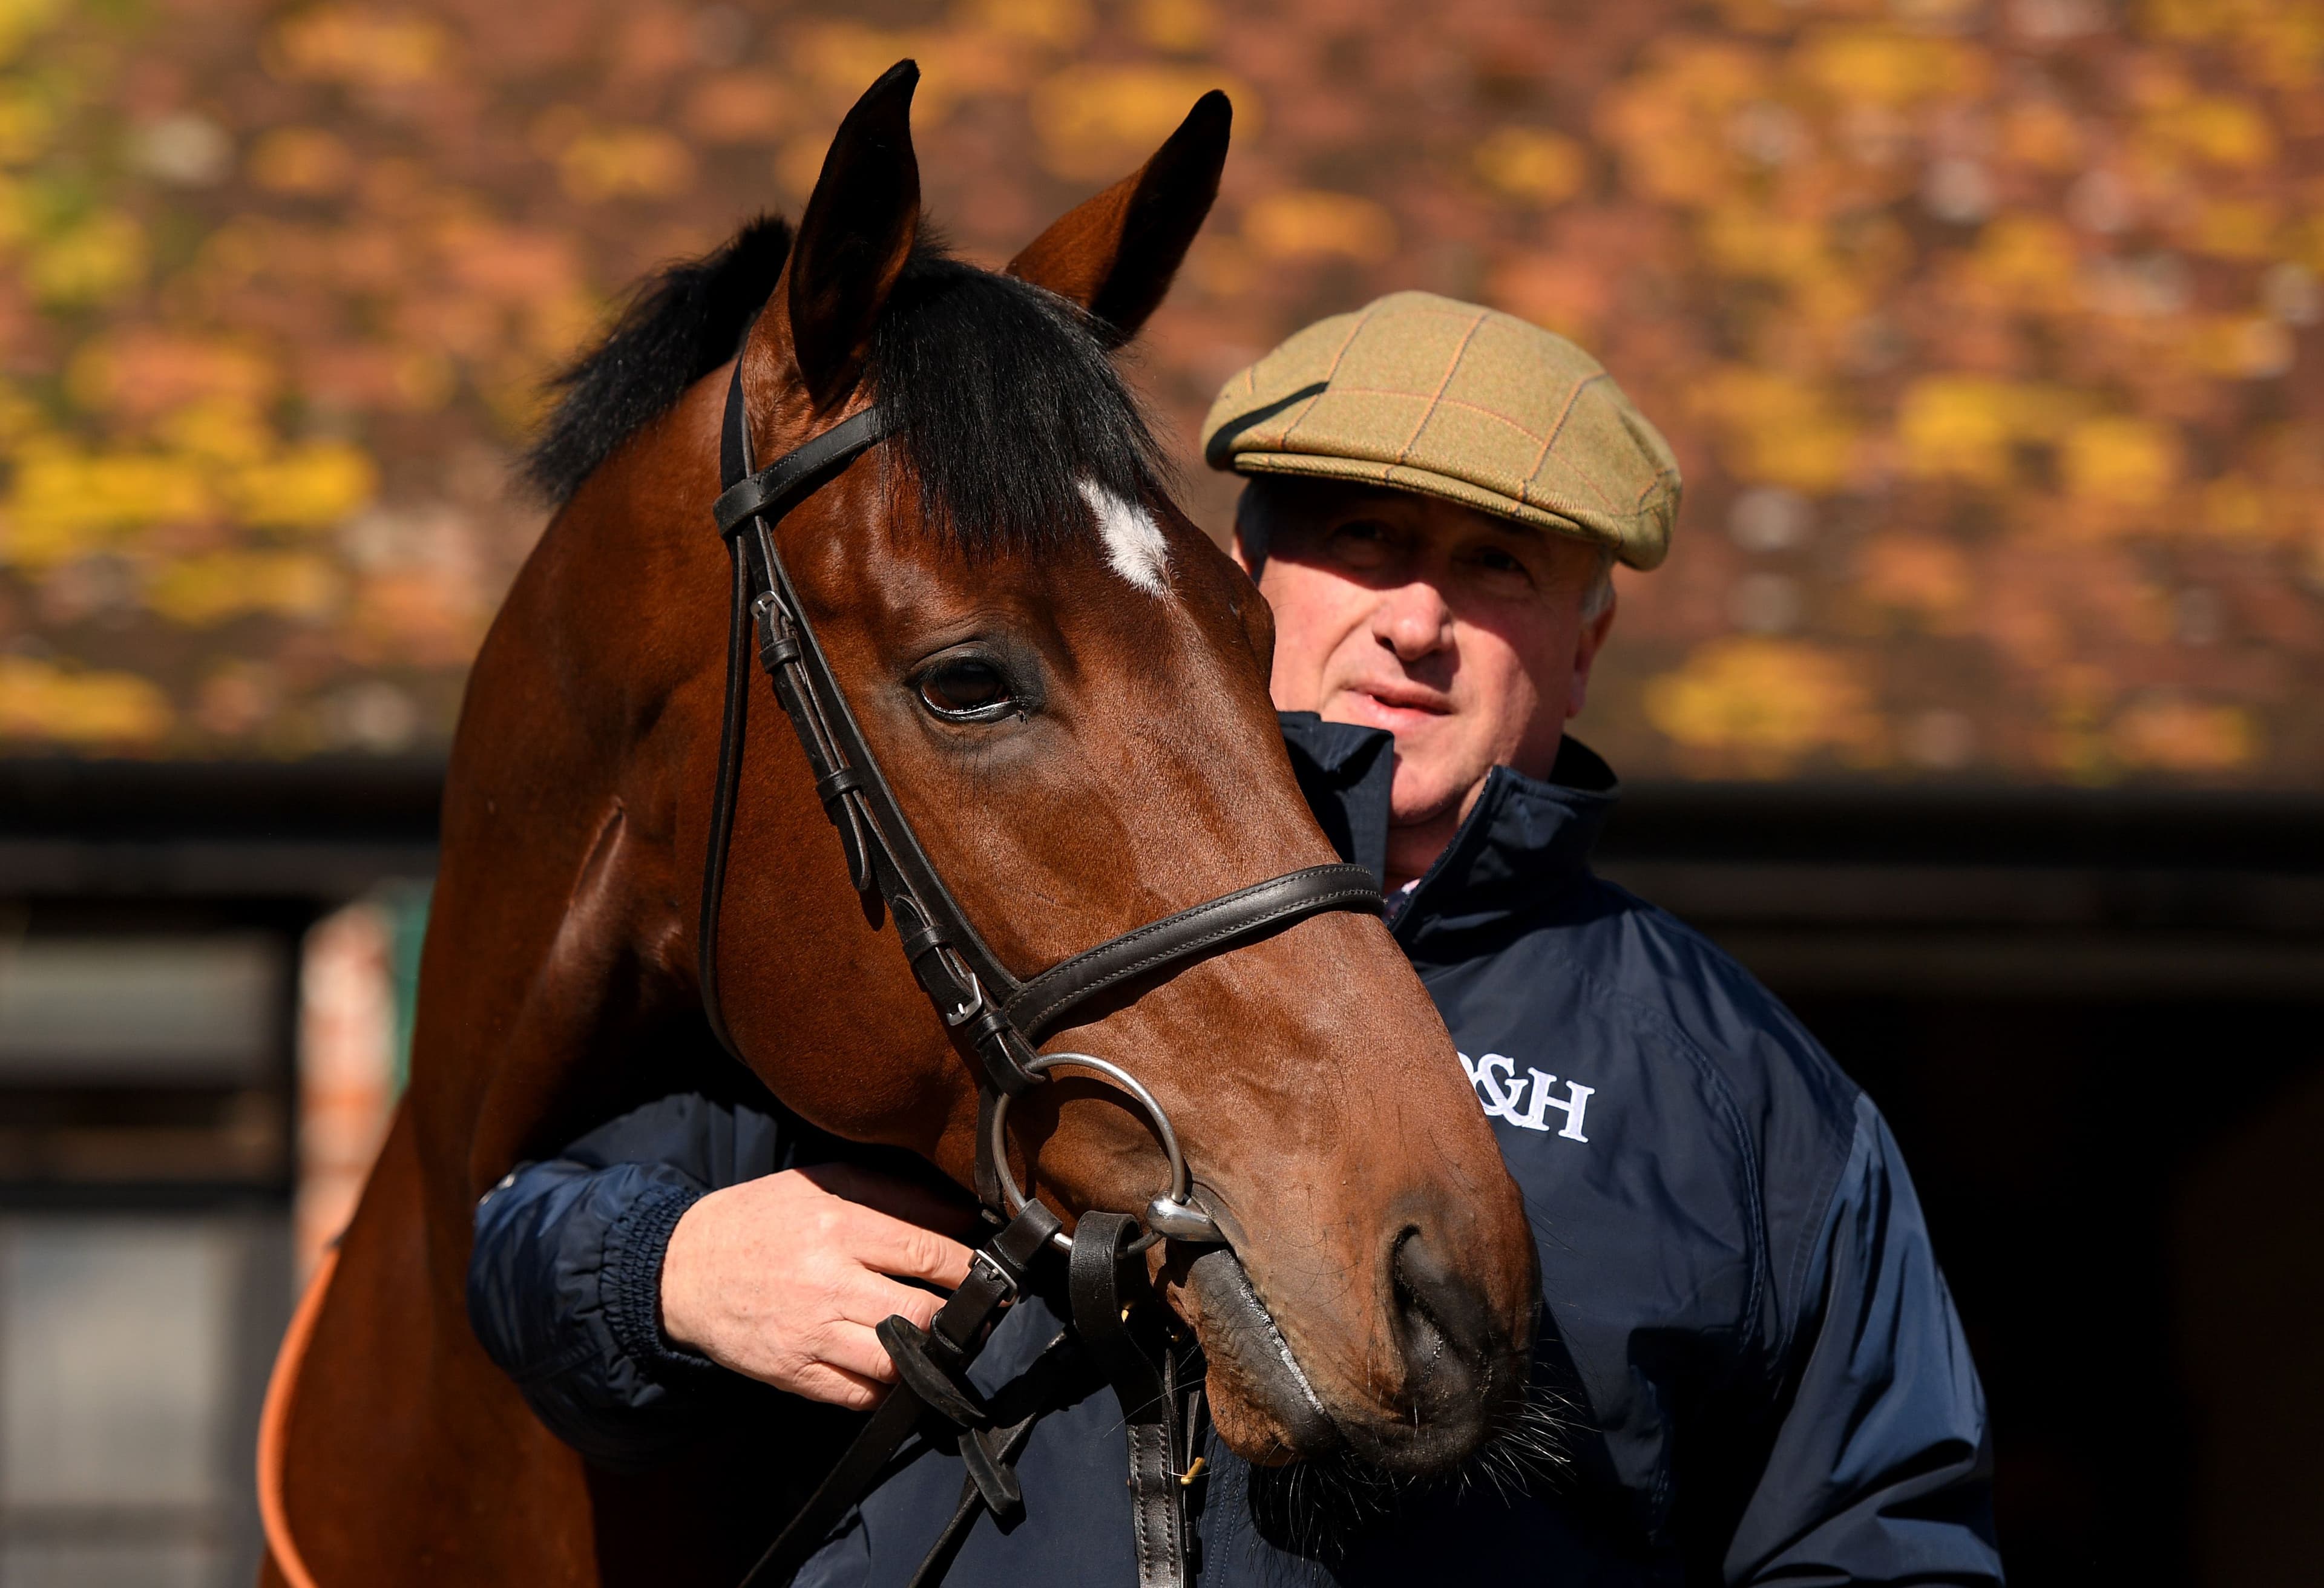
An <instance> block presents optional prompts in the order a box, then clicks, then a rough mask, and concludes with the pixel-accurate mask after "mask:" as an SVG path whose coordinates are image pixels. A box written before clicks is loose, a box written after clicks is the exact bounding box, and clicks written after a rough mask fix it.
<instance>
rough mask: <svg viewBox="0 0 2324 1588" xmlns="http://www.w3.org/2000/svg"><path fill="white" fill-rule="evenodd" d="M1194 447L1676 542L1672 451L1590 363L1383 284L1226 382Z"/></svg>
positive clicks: (1659, 545) (1529, 331) (1665, 546)
mask: <svg viewBox="0 0 2324 1588" xmlns="http://www.w3.org/2000/svg"><path fill="white" fill-rule="evenodd" d="M1203 459H1204V461H1206V462H1207V463H1209V464H1210V466H1212V467H1213V468H1217V469H1233V470H1235V471H1236V472H1238V473H1240V474H1267V475H1323V476H1324V477H1326V478H1330V479H1340V480H1355V481H1360V482H1362V483H1365V484H1368V485H1387V486H1390V487H1393V488H1395V489H1397V490H1402V491H1413V492H1417V493H1419V494H1422V495H1427V496H1442V497H1445V498H1447V499H1449V500H1451V501H1453V502H1458V503H1462V504H1463V505H1465V506H1469V507H1473V508H1476V509H1478V510H1479V511H1480V512H1489V513H1491V514H1493V515H1495V516H1496V517H1499V518H1506V519H1513V520H1515V521H1516V522H1519V523H1527V524H1533V525H1535V526H1537V527H1538V528H1541V529H1544V530H1546V531H1550V532H1551V533H1553V534H1559V535H1572V536H1577V537H1580V538H1581V539H1583V540H1595V541H1598V542H1600V544H1603V545H1606V546H1609V547H1611V548H1613V549H1614V554H1615V555H1616V556H1617V557H1618V558H1619V559H1621V560H1622V561H1624V562H1626V563H1628V564H1629V565H1630V566H1631V567H1632V568H1653V567H1654V566H1655V564H1657V563H1659V562H1661V561H1662V559H1663V556H1664V554H1665V552H1666V551H1668V550H1669V549H1670V534H1671V522H1672V521H1673V520H1674V519H1675V518H1676V517H1677V516H1678V497H1679V477H1678V461H1677V459H1675V458H1674V457H1672V456H1671V449H1670V446H1669V444H1668V443H1667V442H1665V440H1664V439H1663V438H1662V434H1661V432H1660V431H1658V430H1656V429H1655V427H1654V426H1653V425H1651V424H1649V423H1648V422H1647V421H1646V416H1645V415H1644V414H1642V413H1640V412H1639V411H1637V408H1635V407H1634V406H1632V404H1631V402H1630V400H1629V398H1628V397H1626V396H1624V395H1623V393H1622V389H1621V388H1620V387H1619V386H1617V385H1616V384H1615V383H1614V380H1613V377H1612V376H1610V375H1609V374H1607V373H1606V372H1605V370H1604V369H1603V368H1602V367H1600V365H1599V363H1598V361H1597V360H1596V359H1594V358H1592V357H1591V356H1590V355H1588V354H1587V353H1584V352H1582V349H1581V348H1579V347H1576V346H1574V345H1573V344H1572V343H1571V342H1569V341H1567V340H1566V339H1565V338H1564V337H1560V336H1555V335H1553V334H1552V333H1551V332H1548V331H1545V330H1543V329H1542V328H1540V327H1538V326H1535V325H1528V324H1527V323H1526V321H1524V320H1521V319H1517V317H1516V316H1515V315H1509V314H1503V313H1501V312H1500V311H1499V310H1498V309H1482V308H1480V307H1478V306H1477V305H1476V304H1473V303H1461V302H1457V301H1455V300H1452V299H1450V298H1439V297H1437V296H1436V295H1435V294H1434V293H1433V292H1393V293H1390V294H1389V295H1388V297H1385V298H1382V299H1380V300H1378V301H1377V302H1374V303H1371V304H1369V305H1367V306H1366V307H1365V308H1362V309H1358V310H1356V311H1355V312H1354V313H1353V314H1341V315H1334V316H1333V317H1332V318H1331V319H1326V320H1322V321H1319V322H1317V323H1316V324H1314V325H1312V326H1309V327H1308V328H1306V329H1305V330H1304V331H1301V332H1300V333H1299V334H1298V335H1297V336H1296V337H1292V338H1291V339H1290V340H1289V341H1287V342H1286V343H1284V344H1283V346H1280V347H1277V349H1276V350H1275V351H1274V352H1272V353H1270V354H1268V355H1267V356H1266V357H1265V358H1262V359H1260V360H1259V362H1258V363H1257V364H1255V365H1251V366H1250V368H1249V369H1247V370H1245V371H1243V372H1242V374H1239V375H1236V376H1235V377H1234V378H1233V379H1232V380H1230V381H1229V382H1227V383H1226V385H1225V387H1224V388H1223V389H1222V390H1221V392H1219V396H1218V401H1217V402H1213V403H1212V404H1211V411H1210V416H1209V417H1208V418H1207V419H1205V420H1203Z"/></svg>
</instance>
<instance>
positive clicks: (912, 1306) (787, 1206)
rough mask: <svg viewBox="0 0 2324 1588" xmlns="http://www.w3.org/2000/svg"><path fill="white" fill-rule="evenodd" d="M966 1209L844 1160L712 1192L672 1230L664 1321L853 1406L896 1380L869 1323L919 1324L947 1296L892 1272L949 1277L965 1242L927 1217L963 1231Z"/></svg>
mask: <svg viewBox="0 0 2324 1588" xmlns="http://www.w3.org/2000/svg"><path fill="white" fill-rule="evenodd" d="M973 1217H974V1215H973V1214H962V1213H961V1212H960V1211H959V1210H957V1209H955V1208H953V1207H950V1206H947V1205H945V1204H943V1203H941V1202H939V1201H938V1200H937V1199H936V1197H934V1196H929V1195H928V1194H927V1192H925V1191H923V1190H921V1189H920V1188H918V1186H909V1185H907V1184H905V1183H904V1182H902V1181H900V1180H892V1179H890V1178H888V1177H885V1176H881V1175H877V1174H873V1173H871V1172H870V1171H868V1170H863V1169H857V1168H850V1167H848V1166H846V1165H843V1164H833V1165H827V1166H824V1167H821V1168H812V1169H786V1170H785V1171H784V1172H782V1173H781V1174H779V1175H769V1176H767V1177H765V1178H764V1179H759V1180H746V1181H744V1182H743V1183H742V1185H739V1186H728V1187H727V1188H726V1189H724V1190H723V1191H713V1192H712V1193H711V1194H710V1195H709V1196H705V1197H704V1198H703V1199H702V1200H701V1201H699V1202H697V1203H696V1204H695V1205H693V1206H692V1207H690V1208H688V1209H687V1210H686V1215H685V1216H684V1217H683V1218H681V1219H679V1220H678V1227H677V1228H676V1229H675V1230H672V1231H671V1232H670V1235H669V1252H668V1254H667V1255H666V1256H664V1258H663V1259H662V1265H661V1317H662V1332H663V1333H664V1334H668V1335H669V1338H670V1340H671V1342H672V1343H675V1344H678V1345H681V1346H683V1347H685V1348H687V1349H688V1350H691V1351H698V1352H700V1353H702V1354H703V1355H705V1356H706V1357H708V1358H709V1359H710V1360H711V1361H713V1362H717V1363H719V1364H721V1365H722V1366H724V1367H730V1368H733V1370H734V1371H736V1372H739V1373H748V1374H749V1375H750V1376H751V1377H752V1378H754V1379H763V1380H766V1381H767V1382H768V1383H770V1384H772V1385H774V1386H775V1387H776V1388H777V1389H778V1390H791V1391H792V1392H794V1393H795V1394H799V1395H804V1396H806V1397H807V1399H810V1400H825V1401H829V1402H831V1403H832V1404H833V1405H835V1406H844V1407H848V1408H853V1409H854V1410H857V1411H861V1410H863V1409H864V1408H867V1407H871V1406H874V1405H876V1404H878V1402H879V1401H880V1399H881V1396H882V1395H884V1394H885V1393H886V1389H885V1387H886V1386H887V1385H889V1384H891V1383H893V1382H894V1381H895V1379H896V1368H895V1364H894V1363H893V1362H890V1361H889V1360H888V1353H887V1351H886V1349H885V1348H884V1347H882V1346H881V1343H880V1341H879V1337H878V1336H877V1335H875V1334H873V1333H872V1332H871V1331H872V1329H873V1327H874V1326H875V1325H878V1324H879V1323H880V1322H881V1320H882V1319H884V1318H886V1317H888V1316H890V1314H893V1313H901V1314H903V1315H904V1316H906V1317H908V1318H909V1319H911V1320H912V1322H914V1323H916V1324H918V1325H920V1327H922V1328H924V1329H925V1328H927V1326H928V1320H929V1319H930V1318H932V1317H934V1316H936V1308H937V1307H939V1306H942V1305H943V1304H944V1298H943V1297H940V1296H934V1295H931V1294H929V1293H928V1292H927V1291H926V1290H921V1289H917V1288H914V1287H912V1286H909V1285H900V1284H898V1283H897V1282H896V1279H890V1278H889V1277H888V1276H890V1275H895V1276H898V1277H899V1278H903V1279H926V1280H927V1281H929V1282H930V1283H932V1284H936V1285H941V1286H943V1287H944V1288H945V1289H947V1290H950V1289H953V1288H955V1287H957V1286H958V1285H959V1284H960V1282H961V1281H962V1280H963V1279H966V1278H967V1277H968V1259H969V1250H968V1248H967V1247H965V1246H963V1245H962V1244H961V1243H960V1242H957V1241H954V1240H953V1239H951V1238H950V1237H949V1236H945V1235H940V1234H938V1233H936V1230H934V1229H930V1228H927V1227H926V1226H927V1225H930V1224H933V1225H936V1226H939V1227H948V1228H954V1229H960V1230H962V1231H963V1232H964V1233H965V1230H966V1229H967V1227H968V1226H969V1224H970V1223H973Z"/></svg>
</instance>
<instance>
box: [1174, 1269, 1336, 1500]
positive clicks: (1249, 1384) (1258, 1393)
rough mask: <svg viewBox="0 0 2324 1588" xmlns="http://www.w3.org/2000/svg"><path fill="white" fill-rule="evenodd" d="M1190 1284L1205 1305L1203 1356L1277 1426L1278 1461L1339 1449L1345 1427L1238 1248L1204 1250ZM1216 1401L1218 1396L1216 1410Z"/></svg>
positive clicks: (1197, 1300) (1190, 1274)
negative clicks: (1271, 1313)
mask: <svg viewBox="0 0 2324 1588" xmlns="http://www.w3.org/2000/svg"><path fill="white" fill-rule="evenodd" d="M1185 1282H1186V1288H1188V1289H1189V1290H1191V1291H1192V1292H1193V1295H1194V1302H1195V1305H1196V1306H1197V1307H1199V1309H1200V1310H1201V1314H1202V1320H1203V1350H1204V1353H1206V1354H1207V1355H1208V1356H1209V1357H1210V1359H1211V1361H1212V1362H1213V1366H1214V1367H1215V1368H1218V1369H1222V1370H1223V1371H1225V1373H1226V1374H1227V1375H1228V1376H1229V1377H1230V1378H1231V1380H1233V1381H1234V1382H1235V1383H1236V1384H1237V1385H1238V1386H1239V1387H1240V1389H1241V1390H1242V1391H1243V1392H1244V1393H1245V1394H1246V1395H1248V1396H1249V1397H1250V1398H1251V1399H1255V1400H1256V1401H1258V1402H1259V1406H1260V1407H1261V1408H1262V1409H1263V1410H1264V1412H1265V1414H1266V1416H1267V1417H1268V1420H1269V1421H1271V1422H1273V1423H1274V1424H1275V1425H1276V1427H1277V1435H1276V1440H1277V1451H1276V1452H1275V1453H1273V1454H1274V1456H1275V1458H1276V1459H1289V1460H1298V1459H1301V1458H1305V1457H1312V1456H1318V1455H1323V1454H1328V1453H1330V1452H1331V1451H1333V1450H1335V1449H1337V1448H1338V1447H1339V1445H1340V1432H1339V1428H1338V1427H1337V1426H1336V1425H1335V1424H1334V1423H1333V1419H1332V1416H1331V1414H1330V1413H1329V1412H1327V1411H1325V1410H1324V1409H1323V1401H1322V1400H1321V1399H1319V1398H1318V1397H1317V1396H1316V1394H1315V1390H1314V1386H1313V1385H1312V1384H1310V1383H1309V1382H1308V1381H1307V1375H1306V1373H1305V1371H1304V1370H1302V1369H1301V1367H1300V1366H1299V1363H1298V1361H1297V1360H1296V1358H1295V1357H1294V1356H1293V1355H1292V1354H1291V1347H1290V1345H1289V1343H1287V1342H1286V1341H1285V1339H1284V1338H1283V1334H1282V1331H1281V1330H1279V1329H1278V1328H1277V1327H1276V1324H1275V1319H1274V1318H1273V1317H1272V1316H1269V1314H1268V1310H1267V1306H1266V1304H1265V1303H1263V1302H1261V1301H1260V1300H1259V1293H1258V1292H1257V1291H1256V1290H1254V1289H1253V1288H1251V1283H1250V1275H1249V1274H1248V1273H1246V1272H1245V1271H1244V1269H1243V1266H1242V1262H1241V1260H1240V1259H1239V1258H1237V1257H1236V1256H1235V1254H1234V1251H1233V1250H1232V1249H1231V1248H1230V1247H1225V1246H1218V1247H1213V1248H1211V1249H1210V1250H1208V1251H1204V1252H1203V1254H1202V1255H1201V1256H1199V1257H1197V1258H1196V1259H1194V1262H1193V1264H1192V1265H1191V1266H1190V1267H1189V1268H1188V1269H1187V1272H1186V1281H1185ZM1216 1399H1217V1398H1216V1395H1215V1393H1214V1394H1213V1405H1214V1407H1215V1404H1216Z"/></svg>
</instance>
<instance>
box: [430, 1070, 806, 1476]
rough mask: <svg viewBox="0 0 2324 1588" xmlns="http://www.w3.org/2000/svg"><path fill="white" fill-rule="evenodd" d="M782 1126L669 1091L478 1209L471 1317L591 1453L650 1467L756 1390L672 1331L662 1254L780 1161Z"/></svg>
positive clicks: (519, 1173)
mask: <svg viewBox="0 0 2324 1588" xmlns="http://www.w3.org/2000/svg"><path fill="white" fill-rule="evenodd" d="M785 1135H786V1132H785V1131H783V1129H782V1128H781V1126H780V1125H779V1123H778V1122H777V1121H776V1120H775V1119H773V1118H770V1116H769V1115H767V1114H764V1113H758V1112H757V1111H755V1110H752V1109H749V1108H742V1107H730V1106H728V1105H726V1104H724V1103H714V1102H712V1101H710V1100H709V1099H707V1098H705V1097H702V1096H700V1095H698V1094H685V1095H682V1096H676V1097H665V1098H663V1099H661V1100H660V1101H659V1102H657V1103H649V1104H647V1105H646V1106H645V1107H643V1108H641V1109H638V1110H636V1111H635V1112H633V1113H627V1114H624V1115H622V1117H621V1118H619V1119H617V1120H614V1121H613V1122H611V1123H608V1124H605V1125H603V1126H600V1127H599V1128H598V1129H596V1130H595V1131H591V1132H590V1133H589V1134H587V1135H586V1136H584V1137H582V1138H581V1139H580V1140H577V1141H576V1142H574V1143H573V1144H572V1145H571V1146H569V1147H567V1149H565V1150H564V1152H563V1153H561V1154H560V1155H558V1157H556V1158H554V1159H545V1160H543V1161H541V1162H539V1163H529V1164H523V1165H520V1166H519V1167H518V1168H516V1169H515V1170H514V1171H513V1172H512V1173H511V1174H510V1175H509V1176H508V1177H506V1178H504V1179H503V1180H502V1181H501V1183H500V1184H499V1185H497V1186H493V1189H492V1190H491V1191H490V1192H488V1193H487V1194H486V1195H485V1196H484V1200H483V1201H482V1202H480V1203H478V1204H477V1205H476V1224H475V1249H474V1251H473V1252H472V1254H471V1255H470V1258H469V1260H468V1319H469V1322H470V1324H471V1325H472V1326H473V1327H474V1328H475V1332H476V1337H477V1338H478V1339H479V1340H480V1341H482V1342H483V1343H484V1351H485V1353H486V1354H488V1355H489V1356H491V1358H492V1359H493V1361H494V1362H497V1363H499V1364H500V1366H501V1367H502V1369H503V1370H504V1371H506V1372H507V1373H508V1375H509V1376H510V1377H511V1378H512V1379H514V1380H516V1383H517V1387H518V1388H519V1389H520V1390H522V1391H523V1393H524V1398H525V1399H526V1401H527V1402H528V1403H529V1404H530V1406H531V1408H532V1409H533V1411H534V1412H535V1413H536V1414H538V1415H539V1417H540V1420H541V1421H542V1422H543V1423H545V1424H547V1425H548V1426H549V1429H550V1431H551V1432H553V1433H555V1434H556V1435H557V1436H558V1437H559V1438H561V1439H563V1440H564V1441H565V1442H566V1443H567V1444H568V1445H572V1446H573V1447H574V1448H576V1450H578V1451H580V1452H581V1454H584V1455H586V1456H588V1457H589V1458H591V1459H592V1460H594V1461H597V1462H600V1463H604V1464H607V1465H610V1466H617V1467H638V1466H642V1465H646V1464H649V1463H652V1462H653V1461H655V1460H656V1459H658V1458H659V1457H660V1456H662V1455H664V1454H668V1453H669V1451H671V1450H672V1449H674V1448H675V1447H676V1446H678V1445H681V1444H683V1443H685V1442H687V1440H688V1439H690V1438H692V1437H694V1436H696V1435H698V1434H699V1433H700V1432H701V1431H702V1430H703V1429H704V1427H705V1425H706V1424H707V1423H708V1422H710V1421H711V1420H712V1419H713V1418H715V1417H717V1416H719V1415H720V1414H721V1412H722V1411H723V1410H724V1408H726V1407H727V1406H729V1405H731V1404H732V1403H733V1402H734V1401H735V1400H736V1399H740V1398H741V1397H740V1396H738V1391H740V1390H744V1389H746V1388H748V1387H749V1386H747V1381H746V1380H742V1378H741V1377H740V1376H739V1375H736V1374H733V1373H731V1372H729V1371H726V1370H725V1369H724V1368H721V1367H718V1366H717V1365H716V1364H715V1363H713V1362H710V1361H709V1360H708V1359H707V1358H705V1357H701V1356H697V1355H695V1354H694V1353H690V1352H685V1351H680V1350H678V1349H677V1348H675V1347H674V1346H672V1345H671V1344H670V1343H669V1340H668V1339H667V1338H666V1337H665V1336H664V1335H663V1334H662V1332H661V1306H660V1298H661V1262H662V1253H663V1251H665V1250H666V1249H667V1248H668V1246H669V1235H670V1232H671V1231H672V1230H673V1229H675V1228H676V1227H677V1225H678V1219H679V1217H680V1216H681V1215H683V1214H685V1212H686V1210H687V1208H689V1207H691V1206H693V1205H694V1204H695V1203H696V1201H698V1200H700V1199H701V1197H702V1196H705V1194H706V1193H708V1192H710V1191H713V1190H715V1189H718V1188H719V1187H721V1186H731V1185H734V1184H737V1183H739V1182H741V1181H743V1180H747V1179H753V1178H756V1177H759V1176H761V1175H767V1174H771V1173H773V1172H774V1171H775V1170H776V1169H777V1168H781V1167H783V1164H784V1161H785V1160H786V1159H787V1157H788V1147H789V1143H788V1142H787V1141H786V1140H785Z"/></svg>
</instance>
